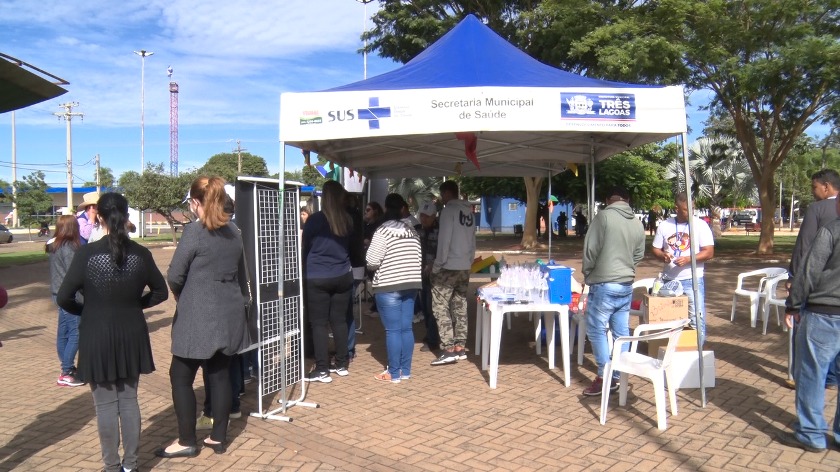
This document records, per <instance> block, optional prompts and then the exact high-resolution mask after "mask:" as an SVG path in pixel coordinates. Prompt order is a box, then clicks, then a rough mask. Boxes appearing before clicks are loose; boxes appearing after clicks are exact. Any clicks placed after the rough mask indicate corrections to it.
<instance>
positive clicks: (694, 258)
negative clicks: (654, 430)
mask: <svg viewBox="0 0 840 472" xmlns="http://www.w3.org/2000/svg"><path fill="white" fill-rule="evenodd" d="M681 138H682V139H681V141H682V143H681V144H682V154H683V173H684V174H685V194H686V196H687V197H688V198H687V203H688V237H689V239H690V240H691V241H692V248H691V249H690V250H689V251H688V252H689V254H690V255H691V290H692V291H693V292H694V300H695V303H694V310H693V313H689V316H690V317H692V318H693V319H694V327H695V328H697V357H698V369H699V373H700V402H701V406H702V408H706V385H705V383H704V381H703V380H704V378H703V375H704V372H703V345H702V344H700V340H701V339H700V338H701V333H700V323H699V321H700V320H699V319H698V317H699V316H700V314H699V313H697V302H696V300H698V299H699V298H700V296H699V295H700V294H699V291H700V289H699V286H698V282H697V254H695V252H694V248H693V246H694V241H695V239H694V235H695V234H697V233H696V232H695V231H694V202H693V201H692V200H693V199H692V198H691V172H690V170H689V167H688V146H687V144H686V133H683V134H682V135H681ZM705 315H706V314H705V313H703V316H705Z"/></svg>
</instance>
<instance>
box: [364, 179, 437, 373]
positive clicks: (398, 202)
mask: <svg viewBox="0 0 840 472" xmlns="http://www.w3.org/2000/svg"><path fill="white" fill-rule="evenodd" d="M403 205H405V200H403V198H402V197H401V196H400V195H398V194H396V193H392V194H390V195H388V196H387V197H386V198H385V221H384V222H383V223H382V225H380V226H379V228H377V230H376V232H375V233H374V234H373V238H372V239H371V242H370V247H369V248H368V252H367V266H368V269H369V270H370V271H372V272H374V275H373V294H374V296H375V297H376V306H377V307H378V308H379V316H380V318H381V319H382V324H383V325H384V326H385V346H386V349H387V351H388V367H387V369H386V370H385V371H384V372H382V373H381V374H377V375H375V376H374V378H376V380H381V381H390V382H392V383H399V382H400V381H401V380H408V379H410V378H411V358H412V354H413V352H414V331H412V327H411V325H412V323H411V321H412V318H413V317H414V300H415V299H416V298H417V293H418V292H419V290H420V288H421V287H422V285H423V282H422V277H421V271H422V252H421V250H420V236H419V235H418V234H417V231H415V230H414V228H412V227H411V226H409V225H408V224H406V223H404V222H403V221H401V220H402V216H401V211H402V207H403Z"/></svg>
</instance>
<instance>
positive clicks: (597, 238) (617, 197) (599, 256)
mask: <svg viewBox="0 0 840 472" xmlns="http://www.w3.org/2000/svg"><path fill="white" fill-rule="evenodd" d="M607 195H608V198H607V207H606V208H604V209H603V210H601V211H600V212H598V214H597V215H596V216H595V218H593V220H592V224H590V225H589V230H588V231H587V232H586V239H584V241H583V265H582V271H583V276H584V281H585V282H584V283H585V284H586V285H589V297H588V298H587V300H586V302H587V309H586V336H587V337H588V338H589V342H590V343H592V354H593V355H594V356H595V364H597V366H598V375H597V377H595V380H594V381H593V382H592V385H590V386H589V387H587V388H586V389H585V390H584V391H583V394H584V395H587V396H596V395H601V389H602V386H603V381H604V379H603V375H604V366H605V365H606V363H607V361H609V359H610V348H609V343H608V342H607V326H608V325H609V331H610V335H611V336H613V338H617V337H619V336H628V335H629V334H630V327H629V323H630V301H631V299H632V298H633V280H634V279H635V278H636V265H637V264H638V263H639V262H640V261H641V260H642V258H643V257H644V255H645V229H644V227H643V226H642V222H641V221H639V220H638V218H636V215H635V214H634V213H633V209H632V208H630V204H629V201H630V193H629V192H628V191H627V189H626V188H624V187H614V188H613V189H611V190H610V191H609V192H608V193H607ZM627 349H629V346H627V345H625V350H627ZM618 376H619V374H618V372H615V376H614V380H613V383H612V384H611V387H610V390H613V391H615V390H617V389H618Z"/></svg>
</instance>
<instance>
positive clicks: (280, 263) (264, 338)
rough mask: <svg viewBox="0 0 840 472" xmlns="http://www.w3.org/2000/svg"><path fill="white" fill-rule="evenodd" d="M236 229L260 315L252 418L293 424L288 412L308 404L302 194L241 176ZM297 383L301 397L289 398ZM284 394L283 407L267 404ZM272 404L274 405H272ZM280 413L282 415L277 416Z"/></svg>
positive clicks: (256, 329)
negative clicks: (294, 407) (301, 245)
mask: <svg viewBox="0 0 840 472" xmlns="http://www.w3.org/2000/svg"><path fill="white" fill-rule="evenodd" d="M236 194H237V198H236V214H237V224H238V225H239V226H240V229H241V230H242V239H243V243H244V245H245V252H246V254H247V258H248V263H249V267H248V270H249V271H250V272H251V280H253V281H254V287H253V290H254V291H255V292H256V293H255V296H254V303H255V306H254V307H252V313H256V317H254V318H255V321H256V324H255V326H252V327H250V328H252V333H253V334H256V336H255V337H253V339H256V340H257V342H256V343H255V345H253V346H251V347H250V348H249V350H250V349H257V350H258V351H257V352H258V360H259V369H258V370H259V374H258V379H259V382H258V397H257V400H258V411H257V412H254V413H251V416H254V417H258V418H263V419H274V420H282V421H291V420H292V418H290V417H288V416H285V413H286V410H287V409H288V408H289V407H291V406H295V405H300V406H309V407H317V406H318V405H317V404H314V403H305V402H303V399H304V398H305V396H306V384H305V382H303V375H304V371H303V369H304V363H303V331H302V327H303V306H302V305H303V281H302V274H301V271H302V267H301V254H300V216H299V208H300V203H299V202H300V191H299V188H298V187H295V186H284V188H283V191H282V192H281V191H280V182H279V181H278V180H277V179H264V178H258V177H239V178H238V180H237V183H236ZM295 384H301V385H300V396H299V397H298V398H297V399H290V396H291V394H292V393H293V390H294V388H293V387H294V386H295ZM277 392H279V393H280V395H279V396H280V398H279V399H278V402H279V403H280V405H281V406H280V407H279V408H275V409H273V410H270V409H269V408H268V406H267V405H265V403H264V399H265V397H266V396H268V395H273V394H275V393H277ZM269 405H270V402H269ZM278 413H280V414H278Z"/></svg>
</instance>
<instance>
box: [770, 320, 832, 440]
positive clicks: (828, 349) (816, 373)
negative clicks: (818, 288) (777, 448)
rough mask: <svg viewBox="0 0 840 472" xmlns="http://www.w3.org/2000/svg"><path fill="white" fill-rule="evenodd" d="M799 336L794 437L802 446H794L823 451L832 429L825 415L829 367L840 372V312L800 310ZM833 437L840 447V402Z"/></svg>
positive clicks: (794, 375) (795, 373) (797, 344)
mask: <svg viewBox="0 0 840 472" xmlns="http://www.w3.org/2000/svg"><path fill="white" fill-rule="evenodd" d="M838 308H840V307H838ZM795 336H796V341H795V344H794V345H795V350H796V351H795V352H796V355H795V359H796V361H795V364H794V367H793V378H794V380H796V417H797V421H796V423H795V425H794V435H793V438H795V439H796V441H798V442H799V444H802V446H800V445H799V444H793V446H794V447H801V448H802V449H805V450H809V451H810V450H814V449H816V450H817V451H820V450H824V449H825V448H826V440H825V432H826V430H827V429H828V424H827V423H826V421H825V417H824V416H823V413H824V411H825V382H826V377H827V374H828V371H829V368H832V369H834V371H835V372H836V371H837V368H838V367H840V314H827V313H817V312H814V311H810V310H808V308H807V307H806V308H804V309H802V310H801V311H800V322H799V326H798V329H797V330H796V334H795ZM838 400H840V395H838ZM831 436H832V437H833V439H834V443H835V445H836V446H840V403H838V405H837V407H836V410H835V414H834V423H833V427H832V430H831ZM782 442H783V443H785V444H788V445H791V444H789V443H787V442H785V441H782Z"/></svg>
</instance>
